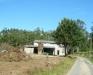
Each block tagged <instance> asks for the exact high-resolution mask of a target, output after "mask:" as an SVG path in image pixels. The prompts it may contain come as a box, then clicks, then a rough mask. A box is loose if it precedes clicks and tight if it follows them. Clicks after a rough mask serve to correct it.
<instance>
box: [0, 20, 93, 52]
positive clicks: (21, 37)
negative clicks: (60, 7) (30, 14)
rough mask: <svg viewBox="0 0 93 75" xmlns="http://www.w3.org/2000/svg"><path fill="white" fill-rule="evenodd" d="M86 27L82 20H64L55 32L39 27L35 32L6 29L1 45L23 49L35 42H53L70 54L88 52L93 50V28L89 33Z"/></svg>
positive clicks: (3, 31) (1, 34)
mask: <svg viewBox="0 0 93 75" xmlns="http://www.w3.org/2000/svg"><path fill="white" fill-rule="evenodd" d="M85 25H86V24H85V22H84V21H82V20H79V19H77V20H73V19H69V18H64V19H62V20H61V21H60V22H59V24H58V27H57V28H56V30H54V31H44V30H41V29H40V28H39V27H38V28H36V29H35V30H34V31H27V30H21V29H15V28H11V29H8V28H5V29H3V30H2V31H0V44H2V43H8V44H9V45H12V46H14V47H21V46H23V45H26V44H32V43H33V41H34V40H52V41H55V42H56V43H57V44H63V45H64V47H65V51H66V50H67V52H68V53H71V52H74V51H88V50H90V48H91V50H92V49H93V48H92V47H93V44H92V42H93V27H91V32H90V33H89V32H88V31H87V30H86V29H85ZM65 53H66V52H65Z"/></svg>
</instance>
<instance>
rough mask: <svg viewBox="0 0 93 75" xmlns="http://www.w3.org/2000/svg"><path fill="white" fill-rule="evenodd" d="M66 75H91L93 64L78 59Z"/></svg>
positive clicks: (92, 73)
mask: <svg viewBox="0 0 93 75" xmlns="http://www.w3.org/2000/svg"><path fill="white" fill-rule="evenodd" d="M67 75H93V64H92V63H91V62H90V61H89V60H87V59H85V58H81V57H78V58H77V60H76V62H75V64H74V65H73V66H72V68H71V70H70V71H69V72H68V74H67Z"/></svg>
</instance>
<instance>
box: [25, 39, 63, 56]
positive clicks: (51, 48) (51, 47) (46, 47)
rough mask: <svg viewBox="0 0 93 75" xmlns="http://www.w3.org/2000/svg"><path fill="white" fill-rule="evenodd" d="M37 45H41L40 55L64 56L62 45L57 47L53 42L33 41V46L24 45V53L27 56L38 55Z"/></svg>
mask: <svg viewBox="0 0 93 75" xmlns="http://www.w3.org/2000/svg"><path fill="white" fill-rule="evenodd" d="M39 43H42V46H43V48H42V50H41V52H42V54H45V53H48V54H49V55H60V56H64V55H65V49H64V46H63V45H58V44H56V43H55V42H54V41H45V40H35V41H34V43H33V45H25V46H24V52H25V53H27V54H39V50H38V47H39Z"/></svg>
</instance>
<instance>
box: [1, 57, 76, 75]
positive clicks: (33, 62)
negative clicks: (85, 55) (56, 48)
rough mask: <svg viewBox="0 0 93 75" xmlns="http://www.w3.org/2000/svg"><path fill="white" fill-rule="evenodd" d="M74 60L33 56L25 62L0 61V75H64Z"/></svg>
mask: <svg viewBox="0 0 93 75" xmlns="http://www.w3.org/2000/svg"><path fill="white" fill-rule="evenodd" d="M74 61H75V59H72V58H69V57H57V56H53V57H51V56H49V57H48V58H47V57H46V56H35V57H33V58H32V59H30V60H27V61H20V62H4V61H0V75H65V74H66V73H67V71H68V70H69V69H70V68H71V66H72V64H73V63H74Z"/></svg>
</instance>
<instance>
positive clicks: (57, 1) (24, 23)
mask: <svg viewBox="0 0 93 75" xmlns="http://www.w3.org/2000/svg"><path fill="white" fill-rule="evenodd" d="M64 17H66V18H69V19H80V20H83V21H84V22H85V23H86V26H85V27H86V29H87V31H89V32H90V28H91V26H93V0H0V31H1V30H2V29H4V28H18V29H26V30H34V29H35V28H37V27H39V28H41V29H43V30H45V31H50V30H55V29H56V28H57V26H58V23H59V22H60V21H61V20H62V19H63V18H64Z"/></svg>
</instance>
